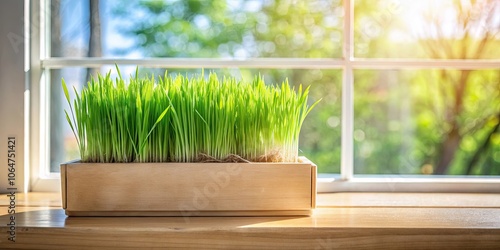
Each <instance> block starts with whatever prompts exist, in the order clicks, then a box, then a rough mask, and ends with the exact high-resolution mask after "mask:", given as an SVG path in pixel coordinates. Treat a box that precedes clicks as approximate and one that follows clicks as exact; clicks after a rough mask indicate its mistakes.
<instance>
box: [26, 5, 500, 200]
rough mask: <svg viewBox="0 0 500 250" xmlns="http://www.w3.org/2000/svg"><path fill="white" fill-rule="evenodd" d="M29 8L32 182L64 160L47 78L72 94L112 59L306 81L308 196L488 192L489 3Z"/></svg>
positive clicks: (149, 67)
mask: <svg viewBox="0 0 500 250" xmlns="http://www.w3.org/2000/svg"><path fill="white" fill-rule="evenodd" d="M32 4H33V6H32V18H33V19H32V21H33V22H35V23H36V22H38V21H39V22H40V26H39V27H40V30H41V32H40V34H39V36H37V35H36V34H32V35H33V37H32V56H31V57H32V65H33V64H36V63H38V64H39V67H40V72H36V71H35V72H34V73H33V74H35V77H32V79H33V81H36V84H37V86H40V89H39V90H38V92H37V91H36V90H37V89H34V90H35V93H38V94H39V96H40V97H41V98H40V104H41V105H40V107H42V108H41V109H40V110H41V111H42V112H40V114H39V117H36V118H35V119H33V126H34V127H35V128H37V129H35V130H36V131H39V132H38V133H35V134H34V135H33V136H36V137H37V138H40V144H39V146H38V148H37V150H36V151H35V152H39V155H38V156H35V157H34V158H35V159H40V164H39V166H40V169H36V170H34V173H33V178H35V179H36V180H40V182H43V181H42V180H43V179H50V178H49V177H51V176H52V177H53V178H56V177H57V172H58V165H59V164H60V163H61V162H64V161H68V160H71V159H75V158H78V152H77V149H76V144H75V141H74V138H73V135H72V133H71V131H70V129H69V128H68V126H67V125H66V122H65V119H64V117H63V114H64V113H63V109H64V108H67V107H66V106H65V102H64V101H63V94H62V93H61V89H60V79H61V78H65V80H66V82H67V83H68V84H70V85H73V86H74V87H75V88H81V87H82V86H83V85H84V84H85V82H86V81H87V80H88V77H89V75H90V74H95V73H97V72H107V71H109V70H111V69H113V67H114V64H115V63H117V64H118V65H119V67H120V68H121V70H122V72H126V74H132V73H133V72H134V70H135V65H138V66H139V68H140V72H141V73H142V74H151V73H153V74H158V73H160V74H163V72H164V71H165V70H168V72H171V73H178V72H189V73H196V72H199V71H200V69H201V68H204V69H205V70H213V71H218V72H224V73H228V74H232V75H235V76H237V77H241V78H245V79H248V77H249V76H250V75H252V74H255V73H261V74H262V75H264V77H265V78H266V79H267V81H270V82H280V81H283V80H285V78H288V79H289V81H290V82H291V83H292V84H300V83H303V84H305V85H311V86H312V87H311V91H312V92H311V101H314V100H317V99H319V98H322V99H323V100H322V102H321V103H320V105H319V106H317V107H316V109H315V110H314V111H313V112H312V113H311V114H310V115H309V117H308V118H307V119H306V122H305V124H304V127H303V130H302V134H301V141H300V149H301V151H302V153H303V154H304V155H306V156H307V157H308V158H310V159H311V160H312V161H314V162H315V163H316V164H317V165H318V167H319V172H320V177H321V179H320V181H319V182H320V185H319V189H320V191H332V190H336V191H342V190H347V191H354V190H374V191H376V190H380V191H399V190H401V191H405V190H414V191H418V190H421V191H439V190H441V191H443V190H460V188H463V189H464V190H463V191H467V190H469V191H491V190H500V180H499V179H498V175H500V153H499V152H500V129H499V123H500V116H499V115H500V71H499V69H500V51H499V50H498V49H497V48H498V46H499V45H500V35H499V33H500V30H499V24H500V18H499V17H498V16H495V15H494V13H498V12H499V11H500V3H499V2H498V1H486V0H484V1H453V0H447V1H430V0H426V1H410V0H378V1H368V0H344V1H340V0H314V1H295V0H275V1H262V0H250V1H243V0H216V1H195V0H190V1H177V0H165V1H131V2H127V3H124V2H121V1H99V0H77V1H67V0H52V1H49V0H47V1H43V0H42V1H40V5H38V2H37V1H33V2H32ZM37 13H40V15H37ZM38 18H39V19H38ZM32 33H33V32H32ZM37 74H38V76H39V77H36V76H37ZM39 80H40V81H39ZM35 154H36V153H35ZM40 173H42V174H40ZM495 176H496V177H495ZM458 184H460V185H458ZM495 188H496V189H495ZM41 189H43V188H41Z"/></svg>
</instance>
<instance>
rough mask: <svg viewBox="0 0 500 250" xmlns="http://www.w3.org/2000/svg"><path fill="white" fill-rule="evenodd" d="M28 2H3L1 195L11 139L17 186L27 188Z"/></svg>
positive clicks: (0, 29)
mask: <svg viewBox="0 0 500 250" xmlns="http://www.w3.org/2000/svg"><path fill="white" fill-rule="evenodd" d="M25 80H26V79H25V73H24V1H23V0H2V1H0V193H4V192H6V191H7V187H10V186H9V185H8V180H7V178H8V177H7V174H8V165H7V150H8V148H7V138H8V137H9V136H14V137H15V138H16V145H15V150H16V154H15V161H16V172H15V173H16V183H15V187H16V188H17V191H18V192H21V191H23V186H24V180H23V179H24V146H25V144H24V91H25V89H26V81H25Z"/></svg>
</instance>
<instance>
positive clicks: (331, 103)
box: [50, 65, 341, 173]
mask: <svg viewBox="0 0 500 250" xmlns="http://www.w3.org/2000/svg"><path fill="white" fill-rule="evenodd" d="M110 70H111V72H112V77H117V74H116V70H115V68H114V66H109V65H108V66H103V67H102V68H101V69H99V71H100V72H104V73H107V72H108V71H110ZM120 71H121V74H122V76H124V77H125V76H130V75H134V74H135V67H133V66H120ZM204 71H205V75H207V74H206V73H207V72H212V71H213V72H216V73H218V74H220V75H219V76H222V74H226V75H232V76H235V77H237V78H238V79H244V80H246V81H251V80H252V79H253V78H254V76H255V75H258V74H261V75H262V76H263V77H264V79H265V81H266V83H268V84H273V83H274V84H276V83H277V84H279V83H281V82H283V81H284V80H286V79H288V81H289V83H290V84H291V85H293V86H296V88H297V87H298V85H299V84H303V85H304V87H307V86H311V88H310V93H309V103H310V104H312V103H314V102H316V101H317V100H319V99H322V100H321V102H320V103H319V104H318V105H317V106H316V107H315V108H314V109H313V111H311V113H309V115H308V117H307V118H306V120H305V122H304V125H303V126H302V130H301V137H300V139H299V155H303V156H306V157H307V158H308V159H310V160H311V161H313V162H314V163H316V164H317V165H318V167H319V171H320V172H328V173H339V170H340V132H341V129H340V110H341V87H340V86H341V80H340V78H341V72H340V70H296V69H294V70H291V69H204ZM164 72H165V69H158V68H139V74H140V75H142V76H145V75H151V74H154V75H161V76H163V75H164ZM89 73H90V74H92V75H95V74H96V72H95V69H94V71H92V70H89V69H86V68H75V67H71V68H64V69H62V70H51V76H52V77H54V79H53V83H52V84H53V85H52V86H53V88H52V89H53V90H52V92H53V93H52V98H51V102H52V106H51V107H52V108H51V151H50V154H51V171H52V172H58V171H59V164H60V163H61V162H65V161H69V160H75V159H78V158H80V157H79V153H78V146H77V143H76V140H75V138H74V135H73V133H72V131H71V128H70V127H69V125H68V124H67V121H66V118H65V115H64V109H66V110H68V111H69V109H68V108H69V107H68V105H67V102H66V100H64V94H63V93H62V88H61V82H60V80H59V79H61V77H63V78H64V79H65V82H66V84H67V85H68V89H69V90H70V95H71V98H74V91H72V89H73V87H75V88H76V89H77V90H80V89H81V88H82V85H83V83H85V82H87V77H88V74H89ZM168 73H169V74H186V73H187V74H201V70H198V69H196V70H194V69H169V70H168ZM61 131H62V132H61Z"/></svg>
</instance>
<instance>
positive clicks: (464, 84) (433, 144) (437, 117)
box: [354, 70, 500, 175]
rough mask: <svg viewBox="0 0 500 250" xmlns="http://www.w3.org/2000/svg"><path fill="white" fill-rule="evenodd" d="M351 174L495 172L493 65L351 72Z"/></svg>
mask: <svg viewBox="0 0 500 250" xmlns="http://www.w3.org/2000/svg"><path fill="white" fill-rule="evenodd" d="M354 124H355V127H354V139H355V141H354V145H355V173H356V174H450V175H499V174H500V153H499V152H500V129H499V126H500V72H499V71H498V70H480V71H458V70H421V71H410V70H408V71H390V70H387V71H375V70H357V71H356V72H355V121H354Z"/></svg>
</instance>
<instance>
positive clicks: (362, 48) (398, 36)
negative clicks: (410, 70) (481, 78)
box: [354, 0, 500, 59]
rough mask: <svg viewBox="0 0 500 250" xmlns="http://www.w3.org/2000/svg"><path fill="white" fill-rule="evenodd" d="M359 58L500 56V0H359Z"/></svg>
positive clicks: (357, 54)
mask: <svg viewBox="0 0 500 250" xmlns="http://www.w3.org/2000/svg"><path fill="white" fill-rule="evenodd" d="M354 10H355V39H354V42H355V44H354V45H355V46H354V47H355V48H354V53H355V56H356V57H381V58H391V57H392V58H446V59H475V58H500V50H499V49H498V47H499V46H500V33H499V31H500V17H499V16H498V13H500V2H499V1H494V0H485V1H471V0H465V1H454V0H439V1H436V0H420V1H413V0H377V1H373V0H355V9H354Z"/></svg>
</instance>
